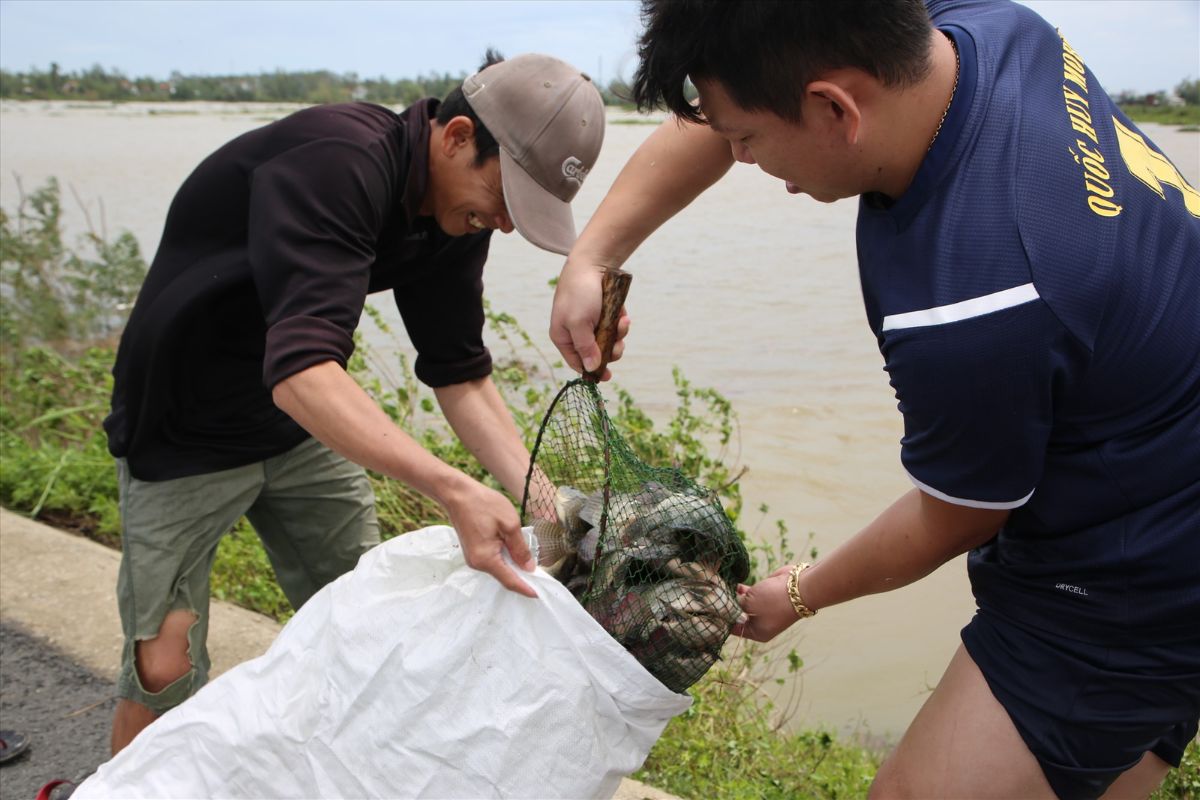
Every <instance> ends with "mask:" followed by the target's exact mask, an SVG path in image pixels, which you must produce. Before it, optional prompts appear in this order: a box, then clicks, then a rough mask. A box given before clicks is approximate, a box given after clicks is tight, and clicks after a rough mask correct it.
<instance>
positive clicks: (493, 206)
mask: <svg viewBox="0 0 1200 800" xmlns="http://www.w3.org/2000/svg"><path fill="white" fill-rule="evenodd" d="M457 120H465V117H456V118H455V119H454V120H451V121H450V122H449V123H447V126H446V127H445V128H444V129H442V133H444V134H445V137H446V140H444V141H442V142H435V143H434V146H440V147H441V148H442V149H441V155H442V156H443V157H442V158H440V159H438V164H437V168H436V169H434V170H431V174H430V181H429V187H428V189H427V190H426V203H424V204H423V206H424V208H423V211H424V212H425V213H426V214H427V215H428V216H432V217H433V218H434V220H436V222H437V224H438V227H439V228H441V229H442V230H443V231H444V232H445V233H447V234H449V235H450V236H464V235H466V234H469V233H477V232H479V231H482V230H498V231H501V232H502V233H511V232H512V230H513V224H512V220H511V219H509V216H508V207H507V206H506V205H505V204H504V186H503V184H502V182H501V180H500V159H499V157H492V158H489V159H488V160H487V161H485V162H484V163H483V166H480V167H476V166H475V142H474V138H473V129H470V128H468V127H465V126H460V125H456V124H455V123H456V121H457Z"/></svg>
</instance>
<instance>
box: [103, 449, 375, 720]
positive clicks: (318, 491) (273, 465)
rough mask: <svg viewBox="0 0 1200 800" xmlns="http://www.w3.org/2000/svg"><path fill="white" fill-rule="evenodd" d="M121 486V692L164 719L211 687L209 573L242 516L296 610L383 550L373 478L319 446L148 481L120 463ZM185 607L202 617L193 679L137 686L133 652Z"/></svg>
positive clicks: (195, 628) (193, 638) (194, 637)
mask: <svg viewBox="0 0 1200 800" xmlns="http://www.w3.org/2000/svg"><path fill="white" fill-rule="evenodd" d="M117 478H118V484H119V487H120V503H121V538H122V553H121V569H120V573H119V575H118V578H117V602H118V604H119V606H120V611H121V626H122V628H123V631H124V634H125V646H124V650H123V652H122V658H121V673H120V676H119V678H118V680H117V694H118V696H120V697H123V698H127V699H129V700H133V701H135V702H138V703H141V704H142V705H145V706H147V707H149V708H151V709H153V710H154V711H157V712H158V713H160V714H161V713H162V712H164V711H167V710H168V709H171V708H173V707H175V706H177V705H179V704H180V703H182V702H183V701H184V700H186V699H187V698H188V697H190V696H191V695H193V694H195V693H196V692H197V691H198V690H199V689H200V687H201V686H203V685H204V684H205V682H206V681H207V680H208V670H209V667H210V662H209V657H208V650H207V648H206V646H205V641H206V639H207V638H208V601H209V575H210V573H211V572H212V566H213V560H214V558H215V557H216V552H217V543H218V542H219V541H220V539H221V537H222V536H224V535H225V534H226V533H228V532H229V530H230V529H231V528H232V527H233V525H234V524H235V523H236V522H237V521H238V519H239V518H241V517H242V516H243V515H245V516H246V518H247V519H249V520H250V524H251V525H253V526H254V530H255V532H256V533H258V536H259V538H260V539H261V540H262V543H263V546H264V548H265V549H266V552H267V556H268V558H269V559H270V561H271V566H272V567H273V568H274V570H275V576H276V578H278V580H279V585H280V586H281V587H282V588H283V591H284V593H285V594H286V595H287V598H288V600H289V601H290V602H291V604H292V606H294V607H295V608H299V607H300V606H301V605H303V604H304V602H305V601H306V600H308V598H309V597H311V596H312V595H313V594H314V593H316V592H317V590H319V589H320V588H321V587H322V586H324V585H325V584H327V583H329V582H330V581H332V580H334V579H335V578H337V577H338V576H340V575H342V574H343V573H345V572H348V571H349V570H351V569H353V568H354V565H355V563H357V561H358V557H359V556H360V555H362V554H363V553H365V552H366V551H367V550H369V549H370V548H371V547H373V546H374V545H376V544H378V543H379V524H378V522H377V521H376V518H375V496H374V493H373V492H372V491H371V485H370V483H369V481H368V479H367V476H366V473H365V472H364V471H363V469H362V467H359V466H358V465H356V464H354V463H352V462H350V461H347V460H346V459H344V458H342V457H341V456H339V455H338V454H336V453H334V452H333V451H332V450H330V449H329V448H327V447H325V446H324V445H323V444H321V443H320V442H318V441H317V440H315V439H307V440H305V441H304V442H302V443H301V444H299V445H297V446H296V447H294V448H292V449H291V450H289V451H288V452H286V453H283V454H282V455H278V456H275V457H274V458H269V459H267V460H266V461H262V462H259V463H256V464H250V465H247V466H244V467H237V468H235V469H229V470H223V471H221V472H213V473H209V474H206V475H195V476H189V477H186V478H176V479H173V480H166V481H140V480H138V479H137V478H134V477H133V476H132V475H130V474H129V468H128V466H127V465H126V463H125V460H124V459H118V460H117ZM177 609H182V610H187V611H191V612H193V613H194V614H196V616H197V620H196V622H195V624H193V625H192V626H191V628H190V629H189V630H188V660H189V661H190V663H191V669H190V670H189V671H188V673H187V674H185V675H183V676H182V677H181V678H179V679H178V680H176V681H175V682H174V683H172V684H171V685H169V686H167V687H166V688H164V689H163V690H162V691H160V692H149V691H147V690H146V689H145V688H143V686H142V684H141V680H140V679H139V677H138V672H137V667H136V664H135V652H136V643H137V642H139V641H145V640H148V639H153V638H154V637H155V636H157V635H158V630H159V627H160V626H161V625H162V622H163V619H164V618H165V617H166V615H167V613H168V612H170V611H174V610H177Z"/></svg>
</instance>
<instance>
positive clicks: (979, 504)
mask: <svg viewBox="0 0 1200 800" xmlns="http://www.w3.org/2000/svg"><path fill="white" fill-rule="evenodd" d="M904 472H905V474H906V475H908V479H909V480H910V481H912V482H913V486H916V487H917V488H918V489H920V490H921V491H922V492H924V493H925V494H928V495H932V496H934V497H936V498H937V499H938V500H945V501H946V502H947V503H953V504H954V505H956V506H968V507H969V508H1001V509H1002V508H1019V507H1020V506H1023V505H1025V504H1026V503H1027V502H1029V498H1031V497H1033V493H1034V492H1036V491H1037V489H1036V488H1035V489H1033V490H1032V491H1030V492H1029V494H1027V495H1025V496H1024V497H1022V498H1021V499H1020V500H1011V501H1007V502H1003V503H991V502H988V501H986V500H964V499H963V498H961V497H951V496H950V495H948V494H946V493H945V492H939V491H938V490H937V489H935V488H933V487H932V486H929V485H928V484H924V483H921V482H920V481H919V480H917V479H916V478H915V477H913V474H912V473H911V472H909V471H908V470H905V471H904Z"/></svg>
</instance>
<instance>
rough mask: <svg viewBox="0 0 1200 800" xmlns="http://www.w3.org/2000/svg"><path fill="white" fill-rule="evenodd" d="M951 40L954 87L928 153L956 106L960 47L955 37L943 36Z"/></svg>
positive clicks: (926, 150) (931, 140)
mask: <svg viewBox="0 0 1200 800" xmlns="http://www.w3.org/2000/svg"><path fill="white" fill-rule="evenodd" d="M943 35H945V36H946V38H947V39H949V40H950V48H951V49H952V50H954V86H953V88H951V89H950V99H949V100H947V101H946V110H945V111H943V112H942V118H941V119H939V120H938V126H937V130H935V131H934V132H933V138H932V139H930V140H929V147H927V148H925V152H926V153H928V152H929V151H930V150H932V149H933V143H934V142H936V141H937V137H938V134H939V133H941V132H942V126H943V125H945V124H946V115H947V114H949V113H950V106H952V105H954V95H956V94H958V72H959V62H958V45H956V44H955V43H954V37H953V36H949V35H946V34H943Z"/></svg>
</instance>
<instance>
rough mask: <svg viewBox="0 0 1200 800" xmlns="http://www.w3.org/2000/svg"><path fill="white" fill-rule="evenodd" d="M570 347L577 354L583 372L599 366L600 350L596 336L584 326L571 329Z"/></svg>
mask: <svg viewBox="0 0 1200 800" xmlns="http://www.w3.org/2000/svg"><path fill="white" fill-rule="evenodd" d="M571 346H572V347H573V348H574V349H575V352H576V353H578V354H579V360H580V362H581V363H582V364H583V368H584V370H586V371H588V372H591V371H592V370H594V369H595V368H596V367H598V366H599V365H600V348H599V346H597V344H596V336H595V334H594V333H593V332H592V329H591V328H590V327H588V326H587V325H586V324H584V325H576V326H574V327H572V328H571Z"/></svg>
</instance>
